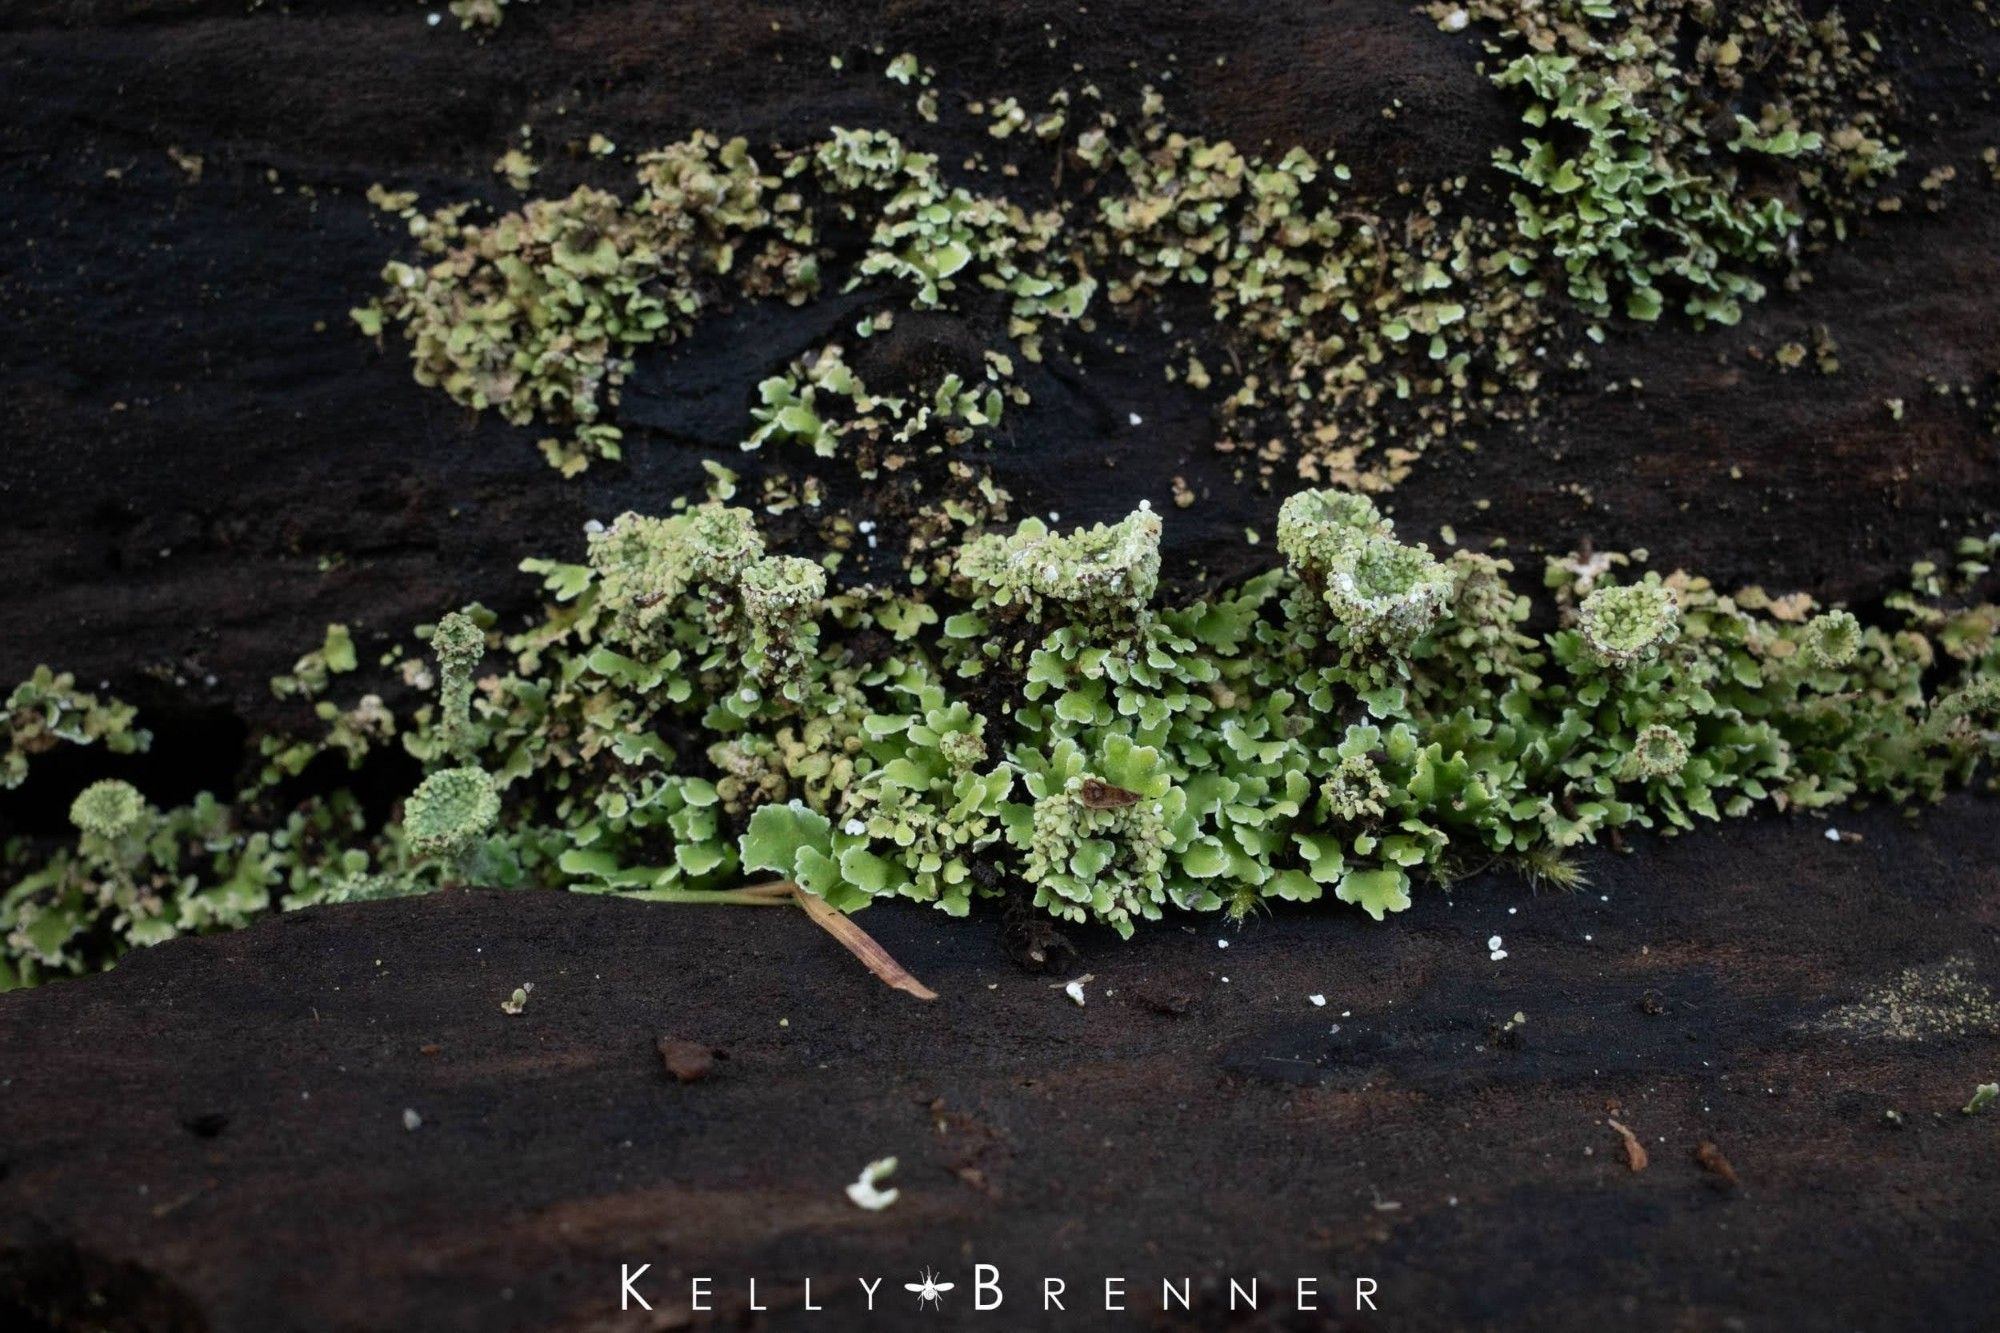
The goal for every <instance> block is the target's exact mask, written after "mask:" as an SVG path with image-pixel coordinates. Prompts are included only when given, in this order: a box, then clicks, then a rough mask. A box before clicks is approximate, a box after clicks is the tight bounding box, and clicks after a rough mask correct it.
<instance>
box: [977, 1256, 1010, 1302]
mask: <svg viewBox="0 0 2000 1333" xmlns="http://www.w3.org/2000/svg"><path fill="white" fill-rule="evenodd" d="M989 1291H990V1292H992V1293H993V1299H992V1300H991V1301H988V1300H987V1299H986V1293H987V1292H989ZM1005 1299H1006V1297H1004V1296H1002V1295H1001V1294H1000V1270H999V1269H997V1268H995V1267H994V1266H993V1265H992V1264H974V1265H973V1266H972V1308H973V1309H975V1310H997V1309H999V1308H1000V1302H1001V1301H1003V1300H1005Z"/></svg>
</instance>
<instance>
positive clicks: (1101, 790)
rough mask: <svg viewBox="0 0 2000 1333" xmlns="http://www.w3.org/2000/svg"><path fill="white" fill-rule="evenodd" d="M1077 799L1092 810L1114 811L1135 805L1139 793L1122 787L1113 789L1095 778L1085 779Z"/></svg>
mask: <svg viewBox="0 0 2000 1333" xmlns="http://www.w3.org/2000/svg"><path fill="white" fill-rule="evenodd" d="M1077 799H1078V800H1080V801H1082V802H1083V803H1084V805H1086V806H1088V807H1089V808H1090V809H1092V810H1116V809H1118V808H1119V807H1121V806H1127V805H1137V804H1138V803H1139V793H1138V792H1136V791H1128V790H1127V789H1126V788H1124V787H1114V786H1112V785H1111V784H1110V783H1108V782H1103V781H1100V780H1099V779H1097V778H1085V779H1084V781H1083V789H1082V790H1081V791H1079V792H1078V793H1077Z"/></svg>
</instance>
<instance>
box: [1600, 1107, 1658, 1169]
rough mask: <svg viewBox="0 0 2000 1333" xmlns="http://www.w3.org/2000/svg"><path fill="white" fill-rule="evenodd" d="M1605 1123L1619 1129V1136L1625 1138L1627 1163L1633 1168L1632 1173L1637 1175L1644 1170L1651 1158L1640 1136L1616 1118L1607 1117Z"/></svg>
mask: <svg viewBox="0 0 2000 1333" xmlns="http://www.w3.org/2000/svg"><path fill="white" fill-rule="evenodd" d="M1604 1123H1605V1124H1607V1125H1609V1126H1611V1128H1613V1129H1615V1130H1617V1131H1618V1137H1619V1138H1621V1139H1623V1140H1625V1165H1627V1166H1629V1167H1631V1168H1632V1174H1633V1175H1635V1176H1636V1175H1638V1174H1639V1173H1640V1172H1641V1171H1644V1170H1645V1169H1646V1163H1647V1161H1648V1160H1649V1159H1648V1158H1647V1156H1646V1145H1645V1144H1643V1143H1641V1142H1639V1136H1638V1135H1637V1134H1634V1133H1633V1132H1632V1131H1631V1130H1629V1129H1627V1128H1625V1126H1623V1125H1621V1124H1619V1123H1618V1122H1617V1121H1616V1120H1611V1119H1606V1120H1605V1122H1604Z"/></svg>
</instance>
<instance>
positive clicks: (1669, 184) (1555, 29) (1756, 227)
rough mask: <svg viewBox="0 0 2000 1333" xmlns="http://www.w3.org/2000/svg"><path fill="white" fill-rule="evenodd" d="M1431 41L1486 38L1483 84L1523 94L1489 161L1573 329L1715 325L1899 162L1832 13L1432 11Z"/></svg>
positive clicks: (1570, 1)
mask: <svg viewBox="0 0 2000 1333" xmlns="http://www.w3.org/2000/svg"><path fill="white" fill-rule="evenodd" d="M1430 12H1431V13H1432V14H1433V15H1434V16H1436V17H1437V18H1438V19H1439V20H1440V21H1441V22H1443V23H1445V24H1446V25H1447V26H1456V27H1463V26H1464V25H1465V23H1466V21H1467V19H1468V17H1469V18H1473V19H1478V20H1481V21H1482V22H1485V23H1490V24H1492V25H1494V26H1495V27H1497V28H1498V29H1499V31H1500V34H1501V35H1500V40H1499V41H1498V42H1497V43H1494V44H1491V45H1489V47H1488V49H1489V50H1490V51H1493V52H1494V53H1495V54H1496V55H1499V56H1502V57H1504V60H1503V61H1502V63H1499V64H1498V66H1497V68H1494V69H1492V70H1491V71H1490V72H1491V76H1492V78H1493V81H1494V82H1495V83H1496V84H1498V85H1499V86H1501V87H1502V88H1507V89H1510V90H1513V91H1515V92H1516V93H1518V94H1521V95H1525V96H1526V97H1527V98H1528V104H1527V106H1526V109H1525V110H1524V112H1523V115H1522V119H1523V123H1524V124H1525V125H1526V126H1527V127H1528V130H1529V133H1528V134H1527V135H1526V136H1524V138H1523V139H1522V141H1521V143H1520V145H1519V146H1518V147H1514V148H1507V149H1503V150H1502V151H1501V152H1500V154H1499V156H1498V159H1497V161H1498V165H1499V167H1500V169H1501V170H1502V171H1504V172H1506V173H1507V174H1508V175H1510V176H1512V177H1514V178H1515V179H1516V181H1517V182H1518V188H1516V189H1515V190H1513V191H1512V193H1511V200H1512V203H1513V207H1514V213H1515V223H1516V227H1517V230H1518V233H1519V235H1520V237H1521V238H1522V240H1523V241H1524V242H1525V243H1527V244H1528V245H1530V246H1532V247H1534V248H1536V249H1538V250H1540V251H1541V252H1543V253H1545V254H1547V255H1548V256H1549V257H1551V258H1553V259H1554V260H1556V261H1558V262H1559V263H1560V264H1561V266H1562V272H1563V274H1564V283H1565V286H1566V288H1567V290H1568V292H1569V294H1570V296H1571V297H1573V298H1575V300H1576V301H1577V302H1578V303H1580V304H1581V305H1582V306H1583V308H1584V309H1586V310H1588V311H1590V312H1591V313H1593V314H1599V315H1604V314H1609V313H1611V312H1612V311H1613V310H1614V309H1616V310H1619V311H1622V313H1624V314H1626V315H1628V316H1630V317H1632V318H1634V319H1641V320H1651V319H1656V318H1658V317H1659V315H1660V312H1661V311H1662V310H1663V309H1666V308H1668V306H1669V305H1670V304H1678V305H1679V306H1680V308H1681V309H1682V310H1684V311H1685V313H1686V314H1687V315H1689V316H1690V317H1691V318H1693V319H1694V320H1695V322H1696V323H1702V322H1706V321H1710V320H1712V321H1715V322H1717V323H1723V324H1734V323H1736V322H1737V320H1738V319H1739V318H1740V317H1741V315H1742V304H1743V302H1745V301H1755V300H1758V299H1760V298H1761V297H1762V296H1763V294H1764V286H1763V283H1762V281H1761V280H1760V278H1759V276H1758V274H1759V271H1760V269H1763V268H1765V267H1767V266H1769V265H1770V264H1772V263H1773V262H1774V261H1777V260H1780V259H1784V258H1787V257H1789V256H1793V255H1795V254H1796V253H1797V252H1798V250H1799V249H1800V247H1801V246H1802V244H1803V243H1804V242H1805V241H1806V240H1807V239H1808V238H1809V236H1813V235H1818V234H1821V233H1824V232H1828V231H1837V230H1839V229H1840V227H1841V226H1842V219H1843V216H1844V215H1845V214H1846V213H1847V212H1849V211H1851V210H1852V209H1853V207H1854V206H1855V204H1856V202H1857V201H1858V199H1859V198H1860V197H1861V196H1862V194H1863V192H1864V191H1865V190H1866V189H1867V188H1868V187H1870V186H1872V185H1874V184H1876V183H1878V182H1879V181H1881V180H1882V179H1883V178H1885V177H1886V176H1887V175H1888V174H1889V173H1890V172H1892V171H1893V170H1894V169H1895V167H1896V165H1897V164H1898V163H1899V162H1900V161H1901V160H1902V154H1901V153H1900V152H1897V151H1895V150H1894V149H1892V148H1890V147H1889V146H1888V144H1887V143H1886V142H1885V139H1886V133H1885V130H1884V128H1883V118H1884V114H1885V113H1886V112H1888V111H1889V110H1891V109H1893V107H1894V105H1895V96H1894V93H1893V92H1892V90H1891V89H1890V87H1889V86H1888V84H1887V83H1886V81H1884V80H1882V79H1881V78H1880V76H1879V75H1878V74H1877V73H1876V70H1875V55H1874V50H1873V47H1872V44H1871V43H1872V38H1870V39H1867V40H1857V39H1856V38H1855V37H1854V36H1853V35H1852V34H1851V33H1850V32H1849V31H1848V28H1847V25H1846V23H1845V21H1844V20H1843V19H1842V17H1841V15H1840V13H1839V11H1838V10H1829V11H1826V12H1825V13H1824V14H1823V15H1822V16H1820V17H1809V16H1808V14H1807V12H1806V8H1805V6H1803V5H1802V4H1800V3H1798V2H1797V0H1757V2H1754V3H1736V4H1717V3H1715V0H1661V2H1659V3H1653V4H1648V5H1621V4H1612V3H1608V2H1607V0H1560V2H1558V3H1543V2H1542V0H1435V3H1433V4H1432V5H1431V6H1430Z"/></svg>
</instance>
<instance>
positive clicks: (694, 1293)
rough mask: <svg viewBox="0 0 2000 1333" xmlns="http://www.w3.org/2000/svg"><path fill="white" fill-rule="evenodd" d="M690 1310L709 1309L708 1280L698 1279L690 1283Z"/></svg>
mask: <svg viewBox="0 0 2000 1333" xmlns="http://www.w3.org/2000/svg"><path fill="white" fill-rule="evenodd" d="M688 1309H690V1310H706V1309H708V1279H707V1278H705V1277H698V1278H695V1279H694V1280H693V1281H691V1282H689V1283H688Z"/></svg>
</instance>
